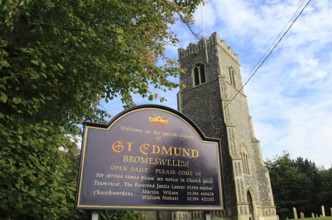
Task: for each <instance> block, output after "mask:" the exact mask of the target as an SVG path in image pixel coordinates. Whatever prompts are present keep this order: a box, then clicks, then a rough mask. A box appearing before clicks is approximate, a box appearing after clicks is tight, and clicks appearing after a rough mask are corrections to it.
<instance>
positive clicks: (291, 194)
mask: <svg viewBox="0 0 332 220" xmlns="http://www.w3.org/2000/svg"><path fill="white" fill-rule="evenodd" d="M265 163H266V166H267V168H268V169H269V172H270V178H271V184H272V189H273V195H274V200H275V203H276V206H277V213H278V215H279V216H280V217H281V218H283V219H285V218H286V217H288V218H293V207H296V208H297V210H298V212H300V211H301V212H303V213H304V214H305V215H306V216H311V213H321V206H322V205H325V207H330V206H331V198H332V191H331V186H332V185H331V183H332V170H331V169H329V170H324V169H318V168H317V167H316V165H315V163H313V162H311V161H309V160H308V159H303V158H301V157H298V158H297V159H296V160H292V159H291V158H290V155H289V154H288V153H284V154H283V155H281V156H278V157H276V158H274V159H273V160H267V161H266V162H265Z"/></svg>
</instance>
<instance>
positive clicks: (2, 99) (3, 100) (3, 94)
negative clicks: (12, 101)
mask: <svg viewBox="0 0 332 220" xmlns="http://www.w3.org/2000/svg"><path fill="white" fill-rule="evenodd" d="M0 100H1V101H2V102H3V103H5V102H7V100H8V96H7V95H6V94H5V93H3V92H1V93H0Z"/></svg>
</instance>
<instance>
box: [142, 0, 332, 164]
mask: <svg viewBox="0 0 332 220" xmlns="http://www.w3.org/2000/svg"><path fill="white" fill-rule="evenodd" d="M302 2H303V1H302V0H285V1H277V0H267V1H266V0H264V1H263V0H253V1H246V0H236V1H234V0H209V1H208V4H207V6H205V7H204V8H203V13H204V20H205V28H206V33H207V35H208V36H209V35H210V34H211V33H213V32H217V33H218V34H219V36H220V37H221V38H222V39H223V40H225V42H226V43H227V44H228V45H229V46H230V47H232V48H233V50H234V51H235V53H237V54H238V55H239V58H240V63H241V67H242V78H243V79H245V78H246V77H247V76H248V75H249V74H250V73H251V71H252V69H253V67H254V65H255V64H256V63H257V62H258V60H259V59H260V58H261V57H262V55H263V54H264V52H266V50H267V48H269V46H271V43H272V42H273V41H274V40H275V39H276V37H277V36H278V35H279V34H280V33H281V31H282V29H283V28H284V27H285V25H286V24H288V25H289V23H288V22H289V20H290V19H291V17H292V16H293V15H294V13H295V11H296V10H297V9H298V7H299V5H300V4H301V3H302ZM331 11H332V1H331V0H319V1H311V2H310V4H309V5H308V7H307V8H306V9H305V10H304V12H303V14H302V15H301V16H300V17H299V18H298V20H297V21H296V23H295V24H294V25H293V26H292V28H291V29H290V31H289V32H288V34H287V35H286V36H285V37H284V38H283V40H282V41H281V42H280V44H279V45H278V47H277V48H276V49H275V51H274V52H273V54H272V55H271V56H270V57H269V59H268V60H267V61H266V62H265V64H264V65H263V66H262V67H261V69H260V70H259V71H258V72H257V73H256V75H255V76H254V77H253V78H252V80H251V81H250V82H249V83H248V85H247V86H246V87H245V89H244V90H245V92H246V94H247V96H248V102H249V111H250V114H251V115H252V118H253V124H254V129H255V133H256V136H257V138H258V139H260V140H261V146H262V152H263V158H273V156H274V155H281V154H282V152H283V151H287V152H289V153H290V154H291V156H292V157H293V158H296V157H303V158H307V159H309V160H312V161H314V162H315V163H316V165H317V166H321V165H324V166H325V168H328V167H331V165H332V159H331V158H332V150H331V146H330V143H329V137H330V135H331V130H332V99H331V97H332V74H330V72H331V71H330V70H331V69H332V50H331V48H332V37H331V36H332V14H331ZM200 13H201V9H200V8H199V9H198V10H197V12H196V13H195V18H196V20H197V22H196V25H195V26H194V27H193V29H194V30H195V31H197V32H200V33H201V34H203V32H202V31H203V28H202V24H201V14H200ZM172 30H173V31H175V32H176V33H177V34H178V37H179V39H180V40H181V42H180V44H179V46H180V47H186V46H187V45H188V44H189V43H190V42H196V41H197V40H196V39H195V38H194V37H193V35H192V34H191V33H190V31H189V30H188V29H187V28H186V27H185V26H184V25H180V24H176V25H174V26H173V27H172ZM168 54H169V55H170V56H172V57H174V58H175V59H177V58H178V57H177V48H169V49H168ZM176 92H177V91H174V92H169V93H167V94H166V95H167V97H168V102H166V103H162V104H163V105H166V106H170V107H173V108H176ZM137 101H138V104H143V103H145V104H146V103H149V102H148V101H146V100H144V101H142V100H141V99H138V100H137Z"/></svg>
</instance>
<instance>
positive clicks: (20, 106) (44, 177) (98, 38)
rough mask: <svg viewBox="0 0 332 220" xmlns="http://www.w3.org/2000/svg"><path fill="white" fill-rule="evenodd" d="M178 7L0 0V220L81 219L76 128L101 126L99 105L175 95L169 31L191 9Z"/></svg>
mask: <svg viewBox="0 0 332 220" xmlns="http://www.w3.org/2000/svg"><path fill="white" fill-rule="evenodd" d="M183 2H185V3H186V2H187V3H186V4H185V3H182V1H166V0H141V1H137V0H126V1H122V0H112V1H110V0H105V1H104V0H90V1H83V0H68V1H54V0H45V1H40V0H1V1H0V73H1V78H0V122H1V123H0V200H1V204H0V218H5V219H75V218H76V219H78V218H80V219H84V218H87V215H86V213H84V212H77V211H74V210H73V203H74V195H75V184H76V172H77V167H78V164H77V163H78V155H77V154H78V152H77V151H76V150H75V149H76V148H77V140H75V137H76V136H77V135H80V129H79V126H78V124H81V122H82V120H84V119H87V120H91V121H95V122H103V121H104V118H105V116H107V113H106V112H105V111H102V110H100V109H99V108H98V103H99V101H100V100H101V99H102V98H104V99H105V100H106V101H110V100H112V99H113V98H114V97H117V96H120V97H121V99H122V101H123V103H124V105H125V106H131V105H133V104H134V103H133V99H132V96H131V95H132V94H140V95H141V96H143V97H147V98H148V99H153V98H157V97H158V96H157V95H155V94H153V93H152V92H151V89H152V88H156V89H160V90H164V91H166V90H167V89H173V88H175V87H177V86H178V85H177V84H176V83H173V82H172V81H170V80H169V77H176V76H177V75H178V73H179V71H180V69H179V68H178V67H177V66H176V63H175V62H174V61H173V60H171V59H169V58H168V57H166V56H165V54H164V52H165V45H167V44H175V43H176V42H177V38H176V36H175V34H174V33H172V32H171V31H170V30H169V25H170V24H173V23H174V22H176V20H177V19H180V20H182V21H185V22H190V21H191V15H192V12H193V9H194V8H195V7H196V6H197V5H198V4H199V2H200V0H193V1H183ZM179 3H181V4H179ZM160 59H163V60H164V61H165V65H163V66H157V65H156V61H157V60H160ZM160 100H161V101H162V100H163V98H162V97H160ZM120 213H121V212H120ZM132 214H133V215H134V216H136V215H137V213H132ZM103 215H106V216H107V213H106V214H103ZM110 215H111V214H109V215H108V217H110ZM105 218H106V217H105ZM128 218H129V217H128Z"/></svg>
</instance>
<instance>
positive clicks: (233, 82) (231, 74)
mask: <svg viewBox="0 0 332 220" xmlns="http://www.w3.org/2000/svg"><path fill="white" fill-rule="evenodd" d="M229 79H230V83H231V85H233V87H236V82H235V71H234V69H233V67H229Z"/></svg>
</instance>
